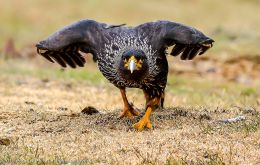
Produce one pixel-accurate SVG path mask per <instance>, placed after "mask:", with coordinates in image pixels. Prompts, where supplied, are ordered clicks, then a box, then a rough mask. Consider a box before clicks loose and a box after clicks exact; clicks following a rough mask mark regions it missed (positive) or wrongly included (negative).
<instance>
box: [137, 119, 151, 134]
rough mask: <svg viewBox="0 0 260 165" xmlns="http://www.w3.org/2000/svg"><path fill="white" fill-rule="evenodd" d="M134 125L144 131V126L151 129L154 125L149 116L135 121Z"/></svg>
mask: <svg viewBox="0 0 260 165" xmlns="http://www.w3.org/2000/svg"><path fill="white" fill-rule="evenodd" d="M133 127H134V128H135V129H136V130H138V131H142V130H143V129H144V128H148V129H151V128H152V127H153V126H152V123H151V120H150V119H149V118H148V117H143V118H142V119H141V120H140V121H139V122H137V123H135V124H134V125H133Z"/></svg>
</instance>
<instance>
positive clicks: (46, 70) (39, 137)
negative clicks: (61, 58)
mask: <svg viewBox="0 0 260 165" xmlns="http://www.w3.org/2000/svg"><path fill="white" fill-rule="evenodd" d="M0 4H1V5H0V20H1V22H2V24H1V28H0V35H1V38H0V153H1V154H0V164H3V163H5V164H22V163H23V164H260V154H259V153H260V140H259V139H260V129H259V128H260V90H259V89H260V79H259V77H260V75H259V73H260V67H259V66H260V58H259V57H260V54H259V51H260V48H259V44H260V42H259V41H260V33H259V29H260V22H259V17H260V13H259V1H257V0H251V1H245V0H230V1H226V2H225V3H223V2H219V1H218V0H212V1H208V0H190V1H187V0H186V1H178V0H174V1H172V0H164V1H156V0H143V1H140V2H139V1H138V2H137V1H130V0H129V1H117V0H110V1H99V0H89V1H85V0H75V1H64V0H63V1H61V0H56V1H53V0H52V1H51V0H38V1H34V0H24V1H18V0H10V1H5V0H0ZM83 18H88V19H96V20H98V21H101V22H107V23H111V24H120V23H127V24H128V25H137V24H140V23H143V22H146V21H153V20H158V19H164V20H172V21H178V22H182V23H185V24H189V25H192V26H194V27H197V28H199V29H200V30H202V31H203V32H205V33H206V34H208V35H209V36H211V37H212V38H214V40H215V41H216V43H215V45H214V47H213V48H212V49H211V50H210V51H209V52H208V53H207V55H206V56H204V57H203V56H202V57H198V58H196V59H195V60H194V61H193V62H191V61H189V62H187V61H186V62H183V61H180V60H178V59H177V58H174V59H173V57H169V58H168V59H169V64H170V68H171V69H170V73H169V79H168V84H167V88H166V100H165V107H166V108H165V109H162V110H158V111H156V112H154V114H153V116H152V122H153V126H154V127H153V129H152V130H146V131H143V132H137V131H135V130H133V129H132V127H131V125H132V124H133V123H135V122H137V121H138V119H139V118H140V117H134V118H131V119H118V116H119V114H120V111H121V110H122V107H123V103H122V99H121V97H120V92H119V91H118V90H117V89H116V88H115V87H114V86H113V85H111V84H110V83H108V82H107V80H105V79H104V78H103V76H102V75H101V73H100V72H99V71H98V70H97V69H96V64H94V63H92V62H90V61H91V60H90V59H89V58H88V59H87V61H88V62H87V66H86V67H85V68H83V69H77V70H72V69H65V70H62V69H60V68H59V67H58V66H57V65H53V64H49V63H47V62H46V61H45V60H44V59H43V58H40V57H35V49H34V48H31V46H30V45H34V44H35V43H36V42H38V41H39V40H41V39H42V38H44V37H46V36H47V35H49V34H50V33H52V32H53V31H54V30H56V29H58V28H59V27H62V26H63V25H65V24H68V23H71V22H73V21H75V20H79V19H83ZM10 38H11V39H12V41H13V42H14V46H15V47H14V49H15V51H14V52H15V53H14V52H12V51H11V52H10V51H9V52H8V51H6V46H5V44H6V41H7V40H8V39H10ZM1 48H2V49H1ZM6 53H7V54H6ZM8 53H10V54H16V53H20V54H21V57H20V58H9V55H10V54H8ZM31 57H32V58H31ZM127 95H128V97H129V99H130V100H131V101H132V102H133V103H134V105H135V108H136V109H138V110H139V111H140V112H142V113H143V111H144V97H143V94H142V92H141V91H140V90H137V89H129V90H128V91H127ZM88 106H92V107H94V108H96V109H97V110H98V111H99V113H97V114H93V115H86V114H83V113H81V111H82V109H84V108H85V107H88ZM237 116H243V117H244V120H242V121H239V122H234V123H225V122H223V120H225V119H229V118H233V117H237Z"/></svg>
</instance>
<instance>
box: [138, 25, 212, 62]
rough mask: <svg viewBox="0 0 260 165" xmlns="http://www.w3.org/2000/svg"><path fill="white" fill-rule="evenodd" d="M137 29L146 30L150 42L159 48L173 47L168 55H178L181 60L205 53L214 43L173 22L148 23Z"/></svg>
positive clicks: (191, 29)
mask: <svg viewBox="0 0 260 165" xmlns="http://www.w3.org/2000/svg"><path fill="white" fill-rule="evenodd" d="M139 28H141V29H143V30H144V31H147V30H148V31H149V35H152V38H153V39H151V40H152V42H153V43H155V42H156V43H158V44H159V47H160V48H167V47H169V46H172V45H174V47H173V49H172V51H171V53H170V54H171V55H173V56H178V55H180V56H181V59H182V60H191V59H193V58H194V57H195V56H196V55H198V54H199V55H201V54H203V53H205V52H206V51H207V50H208V49H209V48H211V47H212V46H213V42H214V40H212V39H211V38H209V37H207V36H205V35H204V34H203V33H202V32H200V31H198V30H197V29H195V28H193V27H189V26H186V25H183V24H180V23H175V22H169V21H157V22H149V23H146V24H143V25H140V26H139Z"/></svg>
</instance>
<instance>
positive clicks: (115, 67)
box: [36, 20, 214, 130]
mask: <svg viewBox="0 0 260 165" xmlns="http://www.w3.org/2000/svg"><path fill="white" fill-rule="evenodd" d="M213 42H214V40H212V39H211V38H209V37H207V36H205V35H204V34H203V33H202V32H200V31H198V30H196V29H195V28H192V27H189V26H186V25H183V24H180V23H175V22H170V21H155V22H148V23H144V24H141V25H138V26H136V27H126V26H124V24H122V25H108V24H105V23H99V22H97V21H94V20H81V21H77V22H75V23H72V24H71V25H68V26H65V27H64V28H62V29H60V30H58V31H57V32H55V33H53V34H52V35H50V36H49V37H48V38H46V39H45V40H43V41H40V42H39V43H38V44H36V47H37V52H38V54H40V55H42V56H43V57H45V58H46V59H47V60H49V61H50V62H57V63H58V64H60V65H61V66H62V67H66V66H67V65H68V66H70V67H72V68H76V67H83V66H84V64H85V62H86V61H85V58H84V57H83V56H82V54H81V53H80V52H84V53H91V54H92V55H93V60H94V61H95V62H97V63H98V67H99V70H100V71H101V73H102V74H103V75H104V76H105V78H106V79H108V80H109V81H110V82H111V83H112V84H114V85H115V86H116V87H117V88H118V89H120V92H121V95H122V98H123V102H124V108H123V111H122V114H121V116H120V117H121V118H123V117H131V116H138V115H139V112H138V111H136V110H135V109H134V108H133V106H132V104H130V103H129V102H128V99H127V97H126V91H125V89H126V88H140V89H142V90H143V92H144V96H145V99H146V105H145V109H146V111H145V113H144V115H143V116H142V117H141V119H140V120H139V122H137V123H135V124H134V125H133V127H134V128H135V129H137V130H143V129H144V128H148V129H150V128H152V123H151V121H150V115H151V113H152V111H154V110H155V109H156V108H158V107H160V106H161V107H163V103H164V96H165V87H166V82H167V75H168V62H167V58H166V56H167V53H166V49H167V48H168V47H170V46H174V47H173V49H172V51H171V52H170V55H172V56H178V55H180V58H181V59H182V60H192V59H193V58H194V57H195V56H196V55H201V54H203V53H205V52H206V51H207V50H208V49H209V48H211V47H212V45H213Z"/></svg>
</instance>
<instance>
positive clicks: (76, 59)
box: [36, 20, 107, 68]
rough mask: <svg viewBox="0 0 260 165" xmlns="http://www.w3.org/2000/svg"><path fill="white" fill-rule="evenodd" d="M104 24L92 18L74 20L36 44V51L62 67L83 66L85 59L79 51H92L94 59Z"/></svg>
mask: <svg viewBox="0 0 260 165" xmlns="http://www.w3.org/2000/svg"><path fill="white" fill-rule="evenodd" d="M106 26H107V25H106V24H102V23H98V22H96V21H93V20H82V21H78V22H75V23H73V24H71V25H68V26H66V27H64V28H62V29H60V30H58V31H57V32H55V33H54V34H52V35H51V36H49V37H48V38H47V39H45V40H43V41H40V42H39V43H38V44H36V47H37V52H38V54H40V55H42V56H43V57H45V58H46V59H47V60H49V61H50V62H57V63H59V64H60V65H61V66H62V67H66V66H67V65H69V66H70V67H72V68H76V67H77V66H80V67H83V66H84V64H85V62H86V61H85V59H84V57H83V56H82V55H81V54H80V53H79V51H81V52H84V53H92V54H93V59H94V60H96V56H97V55H96V50H97V49H99V48H98V46H99V43H100V42H102V30H103V29H105V28H106Z"/></svg>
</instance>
